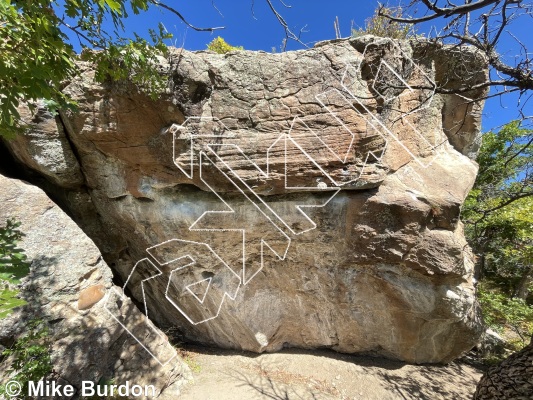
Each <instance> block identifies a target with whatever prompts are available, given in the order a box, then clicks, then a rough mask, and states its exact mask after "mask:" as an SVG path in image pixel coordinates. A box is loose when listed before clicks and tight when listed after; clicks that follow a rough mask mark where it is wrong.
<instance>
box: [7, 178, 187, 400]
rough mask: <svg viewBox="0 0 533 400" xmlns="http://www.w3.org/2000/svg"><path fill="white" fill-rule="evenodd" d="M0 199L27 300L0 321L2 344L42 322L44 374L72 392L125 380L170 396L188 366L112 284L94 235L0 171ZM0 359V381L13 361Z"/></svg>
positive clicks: (173, 395) (182, 380)
mask: <svg viewBox="0 0 533 400" xmlns="http://www.w3.org/2000/svg"><path fill="white" fill-rule="evenodd" d="M0 204H1V205H2V206H1V207H0V224H2V225H3V224H4V223H5V221H6V220H7V219H8V218H14V219H15V220H17V221H20V222H21V227H20V230H21V231H22V232H24V233H25V236H24V238H23V240H22V242H21V243H20V247H21V248H23V249H24V250H25V253H26V255H27V256H28V260H29V262H31V267H30V274H29V276H28V277H26V278H24V280H23V283H22V287H21V289H20V290H21V294H20V295H21V296H22V298H24V299H25V300H26V301H27V305H25V306H23V307H21V308H19V309H17V310H16V311H15V312H14V313H13V314H11V315H10V316H9V317H8V318H5V319H0V345H2V346H4V347H10V346H12V345H13V342H14V341H15V340H17V338H18V337H19V336H20V335H22V334H26V333H27V327H28V324H30V323H31V322H32V321H35V320H42V321H44V324H45V325H46V326H47V327H48V329H49V335H48V336H47V342H48V343H50V354H51V361H52V368H53V371H52V373H51V375H50V376H48V377H46V378H47V379H48V380H54V381H57V382H58V383H59V384H61V385H66V384H70V385H72V386H74V387H75V388H77V389H78V391H79V390H80V388H81V386H82V381H92V382H95V383H101V382H110V381H114V382H115V383H116V384H117V385H122V384H125V383H126V382H127V381H129V382H131V385H133V384H137V385H141V386H145V385H153V386H154V388H155V390H156V394H157V398H159V399H175V398H176V396H177V395H178V394H179V392H180V388H181V387H182V386H183V384H184V383H186V382H187V381H188V380H189V379H190V378H191V373H190V371H189V368H188V367H187V366H186V365H185V364H184V363H183V362H182V361H181V360H180V358H179V357H178V356H177V353H176V350H175V349H174V348H173V347H172V346H171V345H170V344H169V342H168V339H167V338H166V336H165V335H164V334H163V333H162V332H161V331H159V330H158V329H157V328H155V327H153V326H152V325H151V324H150V322H149V321H148V320H147V318H146V317H145V316H144V315H143V314H142V313H141V312H140V311H139V310H138V309H137V307H136V306H135V305H134V304H133V303H132V302H131V300H129V299H128V297H126V296H124V295H123V293H122V292H121V290H120V288H118V287H116V286H115V285H113V283H112V273H111V270H110V269H109V267H108V266H107V264H106V263H105V262H104V260H103V259H102V256H101V254H100V252H99V251H98V248H97V247H96V246H95V244H94V243H93V242H92V240H91V239H89V238H88V237H87V236H86V235H85V234H84V233H83V232H82V231H81V230H80V228H79V227H78V226H77V225H76V224H75V223H74V222H73V221H72V220H71V219H70V218H69V217H68V216H67V215H66V214H65V213H64V212H63V211H62V210H61V209H60V208H59V207H58V206H57V205H56V204H54V203H53V202H52V201H51V200H50V199H49V198H48V197H47V196H46V195H45V194H44V193H43V191H42V190H40V189H39V188H37V187H35V186H31V185H29V184H27V183H25V182H23V181H19V180H14V179H8V178H6V177H4V176H2V175H0ZM126 329H128V330H129V331H130V332H132V333H133V334H134V335H130V334H129V333H128V331H126ZM135 337H137V338H142V339H143V341H142V344H141V341H137V340H136V339H135ZM143 346H145V348H143ZM1 361H2V362H1V363H0V376H1V377H2V378H1V381H0V383H2V384H3V383H6V381H7V380H8V379H9V378H10V376H11V375H12V373H10V372H9V369H10V367H11V362H12V361H13V360H12V359H11V358H10V357H7V358H5V357H4V359H2V360H1ZM27 362H30V360H27ZM78 394H79V393H78Z"/></svg>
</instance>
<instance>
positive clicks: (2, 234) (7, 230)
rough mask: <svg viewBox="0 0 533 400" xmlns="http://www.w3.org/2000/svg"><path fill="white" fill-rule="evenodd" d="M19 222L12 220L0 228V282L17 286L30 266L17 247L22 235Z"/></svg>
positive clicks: (22, 252) (22, 251)
mask: <svg viewBox="0 0 533 400" xmlns="http://www.w3.org/2000/svg"><path fill="white" fill-rule="evenodd" d="M19 227H20V222H16V221H14V220H12V219H8V220H7V221H6V226H5V227H0V280H5V281H8V282H10V283H14V284H18V283H20V279H21V278H23V277H24V276H26V275H28V273H29V272H30V266H29V264H28V262H27V257H26V255H25V254H24V250H22V249H20V248H18V247H17V244H18V242H19V241H20V239H22V237H23V236H24V234H23V233H22V232H21V231H20V230H19V229H18V228H19Z"/></svg>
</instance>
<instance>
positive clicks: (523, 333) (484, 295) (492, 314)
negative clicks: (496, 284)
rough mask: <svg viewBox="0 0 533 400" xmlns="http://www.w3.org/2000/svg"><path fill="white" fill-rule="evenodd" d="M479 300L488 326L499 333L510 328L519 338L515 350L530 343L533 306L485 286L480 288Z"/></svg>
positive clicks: (532, 330) (532, 332) (532, 331)
mask: <svg viewBox="0 0 533 400" xmlns="http://www.w3.org/2000/svg"><path fill="white" fill-rule="evenodd" d="M478 298H479V302H480V304H481V307H482V310H483V319H484V320H485V323H486V324H487V325H488V326H490V327H491V328H492V329H494V330H495V331H498V332H502V331H503V330H504V329H505V328H508V329H511V330H512V331H513V332H515V333H516V334H517V335H518V336H519V338H520V339H519V343H516V344H515V346H514V347H515V348H514V349H513V350H519V349H521V348H523V347H525V346H526V345H527V344H528V343H529V338H530V337H531V335H533V306H531V305H528V304H527V303H526V302H525V301H524V300H522V299H516V298H510V297H509V296H508V295H506V294H504V293H501V292H499V291H498V289H495V288H488V287H487V285H484V284H481V285H479V286H478Z"/></svg>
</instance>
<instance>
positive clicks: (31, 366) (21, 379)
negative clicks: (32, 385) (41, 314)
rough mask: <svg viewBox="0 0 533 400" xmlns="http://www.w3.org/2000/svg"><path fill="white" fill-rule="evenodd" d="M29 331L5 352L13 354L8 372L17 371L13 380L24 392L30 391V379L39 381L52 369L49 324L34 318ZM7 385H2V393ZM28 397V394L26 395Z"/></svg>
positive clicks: (0, 390)
mask: <svg viewBox="0 0 533 400" xmlns="http://www.w3.org/2000/svg"><path fill="white" fill-rule="evenodd" d="M27 329H28V332H27V333H26V334H25V335H23V336H21V337H20V338H19V339H18V340H17V341H16V342H15V344H14V345H13V346H12V347H11V348H10V349H6V350H4V352H3V355H4V356H13V361H12V363H11V368H10V369H9V370H8V371H7V373H8V374H12V373H15V375H13V376H12V377H11V380H15V381H17V382H18V383H20V385H21V386H22V393H28V384H29V382H30V381H33V382H37V381H39V380H40V379H42V378H44V377H45V376H46V375H48V374H49V373H50V372H51V371H52V361H51V358H50V339H49V335H48V326H47V324H46V322H44V321H42V320H33V321H31V322H30V323H29V324H28V326H27ZM4 392H5V387H3V386H2V387H0V394H2V393H4ZM26 397H27V396H26Z"/></svg>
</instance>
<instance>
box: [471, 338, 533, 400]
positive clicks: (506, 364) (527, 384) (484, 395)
mask: <svg viewBox="0 0 533 400" xmlns="http://www.w3.org/2000/svg"><path fill="white" fill-rule="evenodd" d="M532 396H533V338H532V339H531V343H530V344H529V345H528V346H526V347H525V348H523V349H522V350H520V351H518V352H516V353H514V354H511V355H510V356H509V357H508V358H507V359H505V360H504V361H502V362H501V363H500V364H498V365H496V366H494V367H491V368H490V369H489V370H488V371H487V372H486V373H485V374H484V375H483V376H482V377H481V380H480V381H479V383H478V385H477V389H476V393H475V394H474V400H528V399H531V398H532Z"/></svg>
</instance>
